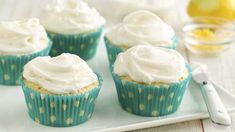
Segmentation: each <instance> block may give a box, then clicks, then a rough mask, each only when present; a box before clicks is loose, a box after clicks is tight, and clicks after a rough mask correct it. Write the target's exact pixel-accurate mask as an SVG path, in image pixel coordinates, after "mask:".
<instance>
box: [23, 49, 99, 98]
mask: <svg viewBox="0 0 235 132" xmlns="http://www.w3.org/2000/svg"><path fill="white" fill-rule="evenodd" d="M23 77H24V78H25V80H27V81H29V82H33V83H35V84H37V85H39V86H41V87H43V88H45V89H47V90H48V91H50V92H52V93H55V94H64V93H70V92H73V91H77V90H79V89H81V88H84V87H86V86H89V85H91V84H93V83H95V82H97V76H96V74H95V73H94V72H93V71H92V70H91V69H90V67H89V66H88V65H87V63H86V62H85V61H84V60H82V59H81V58H80V57H78V56H76V55H73V54H69V53H64V54H61V55H59V56H57V57H49V56H47V57H37V58H35V59H33V60H32V61H30V62H28V63H27V64H26V65H25V67H24V71H23Z"/></svg>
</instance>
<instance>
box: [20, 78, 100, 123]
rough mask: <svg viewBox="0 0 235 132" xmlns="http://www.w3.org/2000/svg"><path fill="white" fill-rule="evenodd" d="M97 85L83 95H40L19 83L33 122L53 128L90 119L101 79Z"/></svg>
mask: <svg viewBox="0 0 235 132" xmlns="http://www.w3.org/2000/svg"><path fill="white" fill-rule="evenodd" d="M97 76H98V80H99V85H98V86H97V87H95V88H93V89H92V90H89V91H87V92H85V93H80V94H74V95H50V94H42V93H40V92H38V91H36V90H33V89H31V88H29V87H27V86H26V85H25V84H24V81H23V80H22V81H21V85H22V89H23V92H24V96H25V101H26V105H27V108H28V114H29V116H30V118H31V119H32V120H34V121H35V122H37V123H39V124H42V125H46V126H53V127H69V126H74V125H78V124H81V123H84V122H86V121H87V120H88V119H90V118H91V116H92V114H93V111H94V107H95V102H96V98H97V96H98V94H99V91H100V88H101V85H102V78H101V76H100V75H98V74H97Z"/></svg>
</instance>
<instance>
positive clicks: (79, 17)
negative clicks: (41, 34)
mask: <svg viewBox="0 0 235 132" xmlns="http://www.w3.org/2000/svg"><path fill="white" fill-rule="evenodd" d="M41 22H42V24H43V26H45V28H46V29H47V30H49V31H52V32H57V33H62V34H77V33H84V32H89V31H92V30H96V29H97V28H99V27H100V26H102V25H104V24H105V20H104V18H103V17H102V16H100V14H99V13H98V12H97V11H96V9H95V8H90V7H89V6H88V5H87V3H85V2H83V1H81V0H50V1H49V3H48V4H47V5H46V8H45V9H44V10H43V12H42V15H41Z"/></svg>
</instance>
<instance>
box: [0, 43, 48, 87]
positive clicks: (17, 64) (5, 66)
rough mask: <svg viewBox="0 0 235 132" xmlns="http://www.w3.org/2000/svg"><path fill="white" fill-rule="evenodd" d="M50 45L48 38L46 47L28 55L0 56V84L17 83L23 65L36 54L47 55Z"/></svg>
mask: <svg viewBox="0 0 235 132" xmlns="http://www.w3.org/2000/svg"><path fill="white" fill-rule="evenodd" d="M51 46H52V42H51V41H50V40H49V43H48V46H47V48H45V49H43V50H41V51H38V52H35V53H32V54H29V55H20V56H11V55H5V56H4V55H3V56H0V84H4V85H19V84H20V77H21V73H22V71H23V67H24V65H25V64H26V63H27V62H29V61H30V60H32V59H33V58H36V57H38V56H47V55H48V54H49V52H50V49H51Z"/></svg>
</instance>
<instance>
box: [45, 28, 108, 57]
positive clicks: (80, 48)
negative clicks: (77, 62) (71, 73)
mask: <svg viewBox="0 0 235 132" xmlns="http://www.w3.org/2000/svg"><path fill="white" fill-rule="evenodd" d="M103 29H104V27H103V26H102V27H100V28H99V29H97V30H96V31H93V32H89V33H82V34H75V35H65V34H59V33H55V32H51V31H47V34H48V35H49V37H50V38H51V40H52V41H53V46H52V49H51V52H50V56H58V55H60V54H62V53H71V54H76V55H78V56H79V57H81V58H82V59H84V60H89V59H91V58H92V57H93V56H94V55H95V54H96V49H97V46H98V44H99V42H100V38H101V35H102V32H103Z"/></svg>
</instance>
